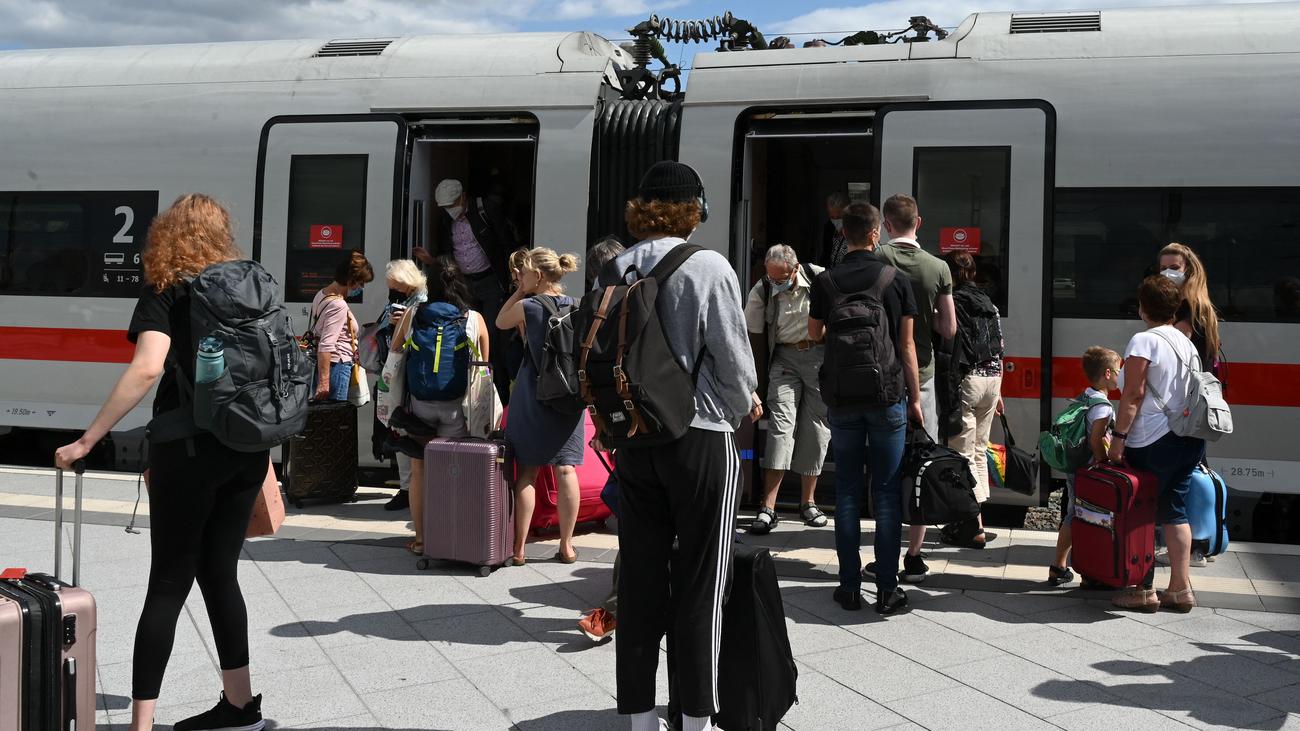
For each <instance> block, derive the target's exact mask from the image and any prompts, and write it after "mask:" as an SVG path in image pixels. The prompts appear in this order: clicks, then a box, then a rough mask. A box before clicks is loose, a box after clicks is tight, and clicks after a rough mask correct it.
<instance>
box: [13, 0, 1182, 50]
mask: <svg viewBox="0 0 1300 731" xmlns="http://www.w3.org/2000/svg"><path fill="white" fill-rule="evenodd" d="M1204 1H1205V0H1107V2H1104V3H1103V4H1102V7H1114V6H1117V5H1122V6H1134V5H1175V4H1177V5H1186V4H1194V3H1197V2H1204ZM1085 2H1086V0H880V1H879V2H872V3H867V4H854V3H851V2H850V3H848V4H843V5H834V4H826V3H823V2H816V1H814V2H780V1H779V0H755V1H751V2H740V1H739V0H732V1H731V2H730V4H728V0H709V1H708V2H704V1H702V0H0V49H21V48H58V47H65V46H106V45H128V44H155V43H192V42H206V41H232V40H260V39H288V38H321V39H334V38H363V37H391V36H397V35H410V34H422V33H493V32H502V31H542V30H589V31H594V32H597V33H600V34H601V35H603V36H605V37H607V38H611V39H620V38H626V37H627V33H626V30H625V29H627V28H630V27H631V26H633V25H635V24H636V23H637V22H639V21H641V20H644V19H645V18H647V17H649V15H650V13H651V12H654V13H658V14H659V15H660V16H661V17H662V16H669V17H674V18H687V19H694V18H702V17H711V16H712V15H715V14H720V13H722V12H725V11H726V10H727V9H730V10H731V11H732V12H733V13H734V14H735V15H736V16H737V17H739V18H744V19H746V20H749V21H751V22H753V23H754V24H755V25H757V26H758V27H759V29H760V30H761V31H762V32H763V34H764V35H765V36H767V38H768V39H772V38H775V37H776V36H778V35H788V36H791V37H792V38H794V40H796V41H797V42H803V41H805V40H808V39H810V38H813V37H819V36H820V37H825V38H827V39H828V40H838V39H840V38H843V37H844V36H846V35H849V34H850V33H852V32H854V31H857V30H891V29H897V28H901V27H903V26H905V25H906V24H907V19H908V18H909V17H911V16H913V15H926V16H928V17H929V18H930V19H931V20H933V21H935V22H936V23H938V24H939V25H941V26H945V27H954V26H956V25H957V24H958V23H960V22H961V20H962V19H963V18H965V17H966V16H967V15H969V14H970V13H972V12H975V11H980V10H982V11H994V10H1026V11H1031V10H1065V9H1079V8H1080V6H1081V5H1083V4H1084V3H1085ZM1096 7H1097V6H1084V7H1083V9H1096ZM796 34H800V35H796ZM707 48H709V47H708V46H686V47H684V48H683V47H680V46H679V47H673V48H671V49H670V57H673V60H675V61H676V60H678V58H680V59H681V61H682V63H683V65H684V66H689V63H690V58H691V54H692V52H693V51H694V50H702V49H707Z"/></svg>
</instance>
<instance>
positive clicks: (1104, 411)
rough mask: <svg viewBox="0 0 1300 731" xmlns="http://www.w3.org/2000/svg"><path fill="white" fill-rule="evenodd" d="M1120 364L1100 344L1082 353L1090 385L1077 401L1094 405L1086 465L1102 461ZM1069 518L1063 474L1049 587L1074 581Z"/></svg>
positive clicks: (1070, 500) (1070, 491)
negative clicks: (1061, 510) (1062, 503)
mask: <svg viewBox="0 0 1300 731" xmlns="http://www.w3.org/2000/svg"><path fill="white" fill-rule="evenodd" d="M1120 363H1121V358H1120V356H1119V353H1116V352H1115V351H1113V350H1111V349H1110V348H1103V347H1101V346H1100V345H1094V346H1092V347H1091V348H1088V349H1087V350H1085V351H1084V352H1083V374H1084V375H1085V376H1087V377H1088V383H1090V384H1092V385H1091V386H1090V387H1089V388H1088V389H1086V390H1085V391H1084V392H1083V394H1082V395H1081V396H1079V398H1078V400H1079V401H1082V402H1085V403H1093V404H1094V405H1093V406H1092V407H1090V408H1089V409H1088V411H1087V414H1086V415H1085V417H1084V418H1085V419H1087V422H1088V448H1089V451H1090V453H1091V459H1090V460H1089V462H1104V461H1106V449H1107V448H1108V447H1109V446H1110V445H1109V442H1110V439H1109V432H1110V425H1111V422H1112V421H1114V418H1115V408H1114V407H1113V406H1112V405H1111V403H1110V397H1109V396H1108V395H1107V394H1108V393H1109V392H1110V391H1113V390H1116V389H1118V388H1119V370H1120ZM1073 517H1074V474H1073V473H1067V475H1066V477H1065V516H1064V517H1062V518H1061V529H1060V531H1059V532H1058V533H1057V534H1056V560H1055V561H1053V562H1052V565H1051V566H1049V567H1048V568H1047V581H1048V583H1049V584H1051V585H1052V586H1061V585H1062V584H1068V583H1070V582H1071V581H1074V572H1073V571H1071V570H1070V568H1069V564H1068V563H1067V561H1068V560H1069V557H1070V520H1071V518H1073Z"/></svg>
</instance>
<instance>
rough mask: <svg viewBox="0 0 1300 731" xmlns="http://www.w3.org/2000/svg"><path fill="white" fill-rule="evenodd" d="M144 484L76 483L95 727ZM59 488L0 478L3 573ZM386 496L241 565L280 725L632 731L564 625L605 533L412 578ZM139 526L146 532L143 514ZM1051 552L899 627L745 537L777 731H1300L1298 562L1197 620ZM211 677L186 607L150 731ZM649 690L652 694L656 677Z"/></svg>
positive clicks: (142, 562)
mask: <svg viewBox="0 0 1300 731" xmlns="http://www.w3.org/2000/svg"><path fill="white" fill-rule="evenodd" d="M135 482H136V480H135V478H134V477H133V476H130V477H128V476H124V475H92V476H90V477H89V478H88V480H87V504H86V508H87V512H86V521H87V525H86V528H85V532H84V535H83V542H84V552H85V556H84V558H83V566H82V572H83V582H82V583H83V584H84V585H86V586H87V587H88V588H90V589H91V590H92V591H93V592H94V593H95V596H96V598H97V600H98V602H99V607H100V618H99V667H98V672H99V687H100V696H99V700H100V708H99V711H98V720H99V726H98V728H99V729H101V730H107V729H124V728H126V725H125V724H126V721H127V719H128V718H129V716H128V705H129V696H130V672H131V663H130V659H131V647H132V641H133V637H134V633H135V624H136V620H137V618H138V616H139V609H140V605H141V602H142V600H143V593H144V586H145V584H146V582H147V568H148V556H149V542H148V529H147V527H146V528H143V530H142V534H141V535H131V534H128V533H126V532H124V531H123V529H122V526H123V525H125V524H126V523H127V521H128V519H129V517H130V512H131V508H132V504H131V501H132V500H133V499H134V497H135ZM51 485H52V476H51V473H49V472H47V471H40V470H26V469H17V468H0V564H4V565H20V566H21V565H26V566H28V567H32V568H41V569H46V568H49V566H50V545H51V543H52V540H53V535H52V525H51V522H50V521H51V520H52V508H53V498H52V486H51ZM390 494H391V493H389V492H385V491H383V490H378V489H363V490H362V491H361V492H360V493H359V498H360V499H359V500H358V502H356V503H352V504H347V505H334V506H317V507H308V508H306V509H304V510H303V511H292V509H291V512H292V514H291V516H290V517H289V519H288V521H287V522H286V525H285V527H284V528H283V529H282V531H281V534H280V535H278V536H277V537H275V538H269V539H258V540H254V541H250V542H248V544H247V545H246V548H245V555H244V559H243V561H242V563H241V566H240V576H241V582H242V583H243V585H244V590H245V594H246V598H247V603H248V607H249V622H250V633H251V654H252V667H253V679H254V686H255V688H256V689H257V691H258V692H261V693H263V694H265V696H266V701H265V711H266V715H267V718H268V719H273V721H274V724H273V727H274V728H315V729H338V730H342V729H356V730H359V731H371V730H372V729H400V730H403V731H407V730H414V729H606V728H612V729H621V728H625V726H624V724H623V722H622V721H621V719H619V718H618V717H617V716H616V715H615V713H614V710H613V709H614V692H615V684H614V647H613V645H612V643H611V644H605V645H598V646H597V645H593V644H592V643H590V642H588V641H587V640H586V638H584V637H583V636H582V635H581V634H579V633H578V632H577V630H576V628H575V626H574V622H576V620H577V619H578V617H579V614H580V612H581V611H582V610H584V609H587V608H590V607H591V606H594V605H595V604H596V603H597V602H599V601H600V599H601V598H602V597H603V596H604V595H605V593H606V592H607V591H608V588H609V581H610V573H611V572H610V567H609V562H610V561H612V560H613V556H614V553H615V551H614V547H615V546H616V542H615V540H614V538H613V536H611V535H609V534H607V533H601V532H592V533H588V534H585V535H582V536H580V538H579V540H578V545H579V547H580V552H581V560H580V561H579V562H578V563H577V564H573V565H567V566H566V565H563V564H559V563H557V562H553V561H548V560H544V559H545V557H547V556H550V555H551V554H553V553H554V551H555V547H554V541H553V540H551V541H547V540H541V541H538V542H536V543H534V544H532V545H531V546H530V547H529V554H530V556H531V557H532V560H530V561H529V563H528V565H527V566H524V567H520V568H509V569H502V570H500V571H497V572H496V573H494V574H493V575H492V576H490V577H488V578H480V577H478V576H477V575H476V574H475V573H474V572H473V571H472V570H470V569H469V568H466V567H460V566H455V565H449V564H437V565H435V567H434V568H432V569H431V570H429V571H419V570H417V569H416V568H415V565H414V564H415V562H414V559H413V557H411V556H410V555H409V554H406V553H405V552H404V551H403V549H402V548H401V547H400V543H401V541H402V540H403V538H404V537H405V536H406V533H407V528H406V526H405V524H404V522H403V521H402V520H400V519H397V520H394V519H393V514H391V513H385V512H384V511H383V510H382V508H381V506H382V502H383V501H384V500H386V499H387V498H388V496H389V495H390ZM141 514H142V520H141V521H140V522H141V524H142V525H144V526H147V524H148V520H147V502H146V503H145V504H143V505H142V506H141ZM870 528H871V524H870V522H869V521H867V522H864V541H865V542H866V543H865V544H866V545H869V541H870ZM69 532H70V531H69ZM1052 538H1053V537H1052V535H1050V534H1044V533H1034V532H1028V531H1009V532H1007V533H1004V535H1003V536H1002V537H1001V538H1000V539H999V541H998V544H997V545H1000V546H1001V547H997V548H991V549H987V550H984V551H970V550H966V551H959V550H954V549H949V548H945V547H941V546H938V545H937V544H935V545H932V546H929V547H927V552H928V553H929V554H930V556H931V561H930V564H931V567H932V569H933V570H934V574H935V575H934V576H932V577H931V579H930V580H928V581H927V582H926V583H925V584H923V585H922V586H921V587H919V588H916V589H913V590H912V591H911V596H912V599H913V602H914V609H913V610H912V611H911V612H910V613H908V614H906V615H902V616H897V617H891V618H888V619H881V618H880V617H878V616H876V615H875V614H873V613H871V612H870V611H864V612H845V611H843V610H841V609H840V608H839V607H838V605H836V604H834V603H832V602H831V599H830V592H831V589H832V588H833V587H834V584H835V578H834V576H835V573H834V572H835V563H834V551H833V550H832V548H831V546H832V545H833V536H832V533H831V529H830V528H824V529H817V530H814V529H807V528H803V527H802V526H798V525H797V524H792V523H789V522H786V523H782V524H781V526H779V527H778V529H777V531H776V532H774V533H773V534H772V535H770V536H767V537H765V538H763V539H761V541H760V540H758V539H748V540H749V541H750V542H753V543H760V542H761V543H763V544H765V545H769V546H771V547H772V549H773V553H774V555H775V556H776V557H777V564H778V571H779V572H780V574H781V575H782V579H781V584H782V593H783V596H784V598H785V608H786V614H787V624H788V628H789V633H790V639H791V643H792V645H793V647H794V652H795V655H796V659H797V662H798V665H799V672H800V678H799V695H800V699H801V703H800V704H799V705H797V706H795V707H794V708H793V709H791V711H790V713H789V714H788V715H787V716H786V718H785V720H784V724H783V727H784V728H790V729H799V730H803V729H819V730H820V729H854V730H856V729H885V728H897V729H914V728H930V729H968V728H990V727H992V728H997V729H1020V728H1027V729H1028V728H1062V729H1088V730H1089V731H1092V730H1093V729H1098V728H1106V729H1127V728H1134V729H1143V730H1146V729H1163V728H1188V727H1192V728H1249V729H1300V614H1297V613H1296V612H1300V550H1297V547H1291V546H1268V545H1240V546H1237V547H1236V550H1234V551H1233V552H1230V553H1228V554H1226V555H1224V556H1222V557H1220V558H1219V560H1218V561H1216V562H1215V563H1212V564H1210V566H1208V567H1206V568H1204V569H1194V570H1193V582H1194V585H1195V586H1196V588H1197V595H1198V598H1200V599H1201V600H1202V601H1203V602H1204V603H1205V604H1206V605H1208V606H1205V607H1201V608H1198V609H1196V610H1194V611H1193V612H1192V613H1191V614H1187V615H1179V614H1171V613H1159V614H1155V615H1137V614H1129V613H1122V612H1115V611H1111V610H1110V609H1109V605H1108V604H1107V602H1106V596H1105V595H1104V594H1098V593H1093V592H1083V591H1081V590H1078V589H1065V590H1054V589H1050V588H1048V587H1047V586H1046V585H1045V584H1044V583H1042V582H1043V579H1044V577H1045V566H1046V563H1047V561H1048V559H1049V557H1050V555H1051V541H1052ZM868 552H869V551H868ZM1158 583H1159V580H1158ZM214 658H215V650H214V649H213V645H212V640H211V632H210V630H209V629H208V626H207V618H206V615H205V612H204V608H203V604H202V600H201V597H200V596H199V592H198V591H197V590H196V591H194V592H193V593H192V595H191V597H190V600H189V602H188V604H187V607H186V611H185V613H184V615H183V616H182V619H181V622H180V625H179V627H178V628H177V633H176V644H175V650H174V653H173V657H172V662H171V665H170V666H169V669H168V674H167V678H166V681H165V682H164V686H163V691H162V697H161V700H160V703H159V711H158V723H159V728H169V724H170V723H172V722H174V721H176V720H178V719H180V718H184V717H185V716H187V715H190V714H192V713H195V712H197V711H199V710H205V709H206V708H208V707H210V706H211V704H212V703H213V702H215V700H216V695H217V692H218V690H219V681H218V676H217V665H216V661H215V659H214ZM660 676H661V680H660V687H661V688H663V687H664V682H665V681H664V679H663V668H662V664H661V668H660ZM662 696H663V694H662V692H661V698H660V701H661V703H662V702H664V701H666V698H663V697H662Z"/></svg>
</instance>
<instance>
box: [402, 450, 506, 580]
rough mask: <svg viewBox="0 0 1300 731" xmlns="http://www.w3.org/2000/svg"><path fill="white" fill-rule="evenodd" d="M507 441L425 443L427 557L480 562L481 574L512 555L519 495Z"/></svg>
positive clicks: (426, 564)
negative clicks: (512, 479) (513, 482)
mask: <svg viewBox="0 0 1300 731" xmlns="http://www.w3.org/2000/svg"><path fill="white" fill-rule="evenodd" d="M509 462H510V460H509V457H508V454H507V451H506V445H505V442H501V441H496V440H491V439H488V440H483V439H468V438H466V439H433V440H430V441H429V443H428V444H427V445H426V446H425V448H424V515H422V516H413V517H414V519H415V520H422V521H424V522H423V525H424V558H421V559H420V561H419V563H418V564H417V566H419V568H420V569H427V568H428V567H429V565H430V564H429V562H430V560H431V559H444V560H450V561H461V562H464V563H471V564H476V565H477V566H479V567H480V569H479V575H480V576H487V575H488V574H490V573H492V567H494V566H503V565H505V563H506V562H507V561H509V560H510V558H511V556H512V555H513V552H514V546H515V523H514V496H513V493H512V491H511V489H510V481H509V479H508V478H507V477H506V476H507V475H508V474H511V472H512V471H511V469H510V464H509Z"/></svg>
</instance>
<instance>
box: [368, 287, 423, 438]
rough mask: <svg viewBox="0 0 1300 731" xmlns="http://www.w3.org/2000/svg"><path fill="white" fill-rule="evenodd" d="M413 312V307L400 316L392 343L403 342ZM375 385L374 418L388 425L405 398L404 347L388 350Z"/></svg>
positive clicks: (408, 329)
mask: <svg viewBox="0 0 1300 731" xmlns="http://www.w3.org/2000/svg"><path fill="white" fill-rule="evenodd" d="M414 313H415V310H414V309H411V310H407V312H406V315H404V316H403V317H402V321H401V322H400V323H399V324H398V326H397V329H396V330H394V331H393V339H392V342H393V343H394V344H397V343H403V342H405V340H406V334H407V333H408V332H409V331H410V327H411V320H412V319H413V318H414ZM377 386H378V388H377V391H376V394H375V418H377V419H379V423H380V424H383V425H384V426H388V425H389V420H390V419H392V418H393V412H394V411H396V410H397V407H399V406H401V405H402V402H403V401H405V400H406V350H405V348H401V347H397V348H396V349H393V350H389V351H388V357H387V358H385V359H384V367H383V368H382V369H381V370H380V372H379V383H378V384H377Z"/></svg>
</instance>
